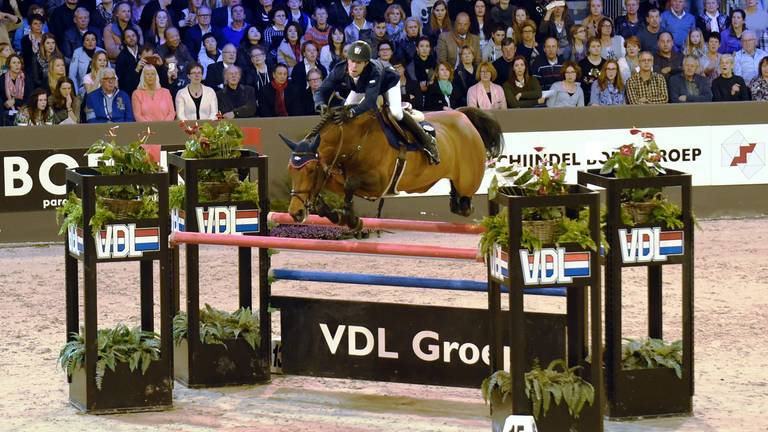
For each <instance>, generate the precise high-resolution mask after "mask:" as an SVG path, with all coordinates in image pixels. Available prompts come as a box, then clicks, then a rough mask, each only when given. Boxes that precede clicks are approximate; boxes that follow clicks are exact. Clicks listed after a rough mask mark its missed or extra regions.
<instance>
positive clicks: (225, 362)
mask: <svg viewBox="0 0 768 432" xmlns="http://www.w3.org/2000/svg"><path fill="white" fill-rule="evenodd" d="M199 317H200V319H199V322H200V327H199V328H200V331H199V334H200V345H198V350H197V351H196V353H195V354H196V359H195V367H196V368H198V369H197V374H196V375H197V376H196V380H195V382H194V383H191V382H190V373H189V345H188V343H187V337H188V335H187V330H188V327H187V322H188V321H187V314H186V313H185V312H183V311H182V312H179V313H178V314H177V315H176V316H175V317H174V318H173V341H174V372H175V375H176V379H178V380H179V381H181V382H182V383H184V384H185V385H187V386H189V387H207V386H223V385H238V384H253V383H256V382H259V381H263V380H264V372H263V368H262V367H261V366H260V363H259V361H260V359H259V347H260V345H261V333H260V325H259V314H258V313H253V312H252V311H251V309H250V308H239V309H238V310H236V311H235V312H233V313H229V312H225V311H222V310H219V309H215V308H213V307H211V306H210V305H209V304H205V307H204V308H202V309H200V315H199Z"/></svg>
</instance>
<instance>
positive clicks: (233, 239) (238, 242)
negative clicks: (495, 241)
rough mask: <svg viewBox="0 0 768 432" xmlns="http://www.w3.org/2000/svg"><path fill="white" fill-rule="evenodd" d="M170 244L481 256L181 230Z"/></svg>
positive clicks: (385, 245)
mask: <svg viewBox="0 0 768 432" xmlns="http://www.w3.org/2000/svg"><path fill="white" fill-rule="evenodd" d="M170 243H171V245H175V244H179V243H188V244H208V245H224V246H239V247H257V248H272V249H294V250H305V251H322V252H343V253H362V254H374V255H395V256H410V257H421V258H451V259H459V260H468V261H479V262H483V257H482V256H481V255H478V253H477V249H474V248H452V247H442V246H425V245H401V244H396V243H373V242H370V243H366V242H357V241H337V240H310V239H295V238H282V237H255V236H242V235H231V234H205V233H196V232H184V231H175V232H173V233H172V234H171V235H170Z"/></svg>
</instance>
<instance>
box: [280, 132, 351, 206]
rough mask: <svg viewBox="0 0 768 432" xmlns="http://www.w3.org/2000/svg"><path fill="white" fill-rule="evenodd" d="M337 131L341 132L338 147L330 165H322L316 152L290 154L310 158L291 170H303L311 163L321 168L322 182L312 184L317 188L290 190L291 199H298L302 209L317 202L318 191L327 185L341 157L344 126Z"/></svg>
mask: <svg viewBox="0 0 768 432" xmlns="http://www.w3.org/2000/svg"><path fill="white" fill-rule="evenodd" d="M339 129H340V130H341V136H340V138H339V145H338V146H337V148H336V155H335V156H334V157H333V161H332V162H331V164H330V165H324V164H323V163H322V160H320V155H319V154H318V153H317V152H295V153H293V154H292V156H299V157H303V156H308V157H311V158H312V159H311V160H309V161H308V162H306V163H304V164H302V165H301V166H299V167H293V168H295V169H303V168H304V167H306V166H307V165H309V164H311V163H317V164H320V166H321V168H322V171H321V172H322V174H324V177H323V179H322V181H320V182H313V184H315V185H317V187H313V188H310V189H307V190H295V189H293V188H291V197H293V198H296V199H298V200H299V201H300V202H301V204H302V205H303V206H304V207H308V206H311V204H314V202H315V201H316V200H317V197H319V196H320V191H322V190H323V188H324V187H325V184H326V183H328V179H330V178H331V176H333V173H334V169H333V167H335V166H336V162H337V161H338V160H339V156H340V155H341V149H342V147H343V144H344V126H343V125H342V126H339ZM305 139H306V138H305ZM300 194H307V199H306V200H304V199H303V198H302V197H301V196H300Z"/></svg>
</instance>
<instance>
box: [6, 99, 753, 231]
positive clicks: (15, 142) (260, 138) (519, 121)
mask: <svg viewBox="0 0 768 432" xmlns="http://www.w3.org/2000/svg"><path fill="white" fill-rule="evenodd" d="M765 112H768V103H762V102H761V103H758V102H748V103H746V102H745V103H736V102H734V103H708V104H669V105H661V106H624V107H590V108H575V109H569V108H559V109H519V110H506V111H498V112H494V115H495V116H496V117H497V119H498V120H499V121H500V123H501V125H502V129H503V131H504V132H505V134H507V137H516V136H517V135H514V134H521V133H526V132H557V131H563V132H567V131H604V130H609V129H629V128H631V127H639V128H647V129H651V130H653V129H654V128H667V127H669V128H678V127H692V126H699V127H710V126H711V127H716V126H724V127H725V126H727V127H729V128H731V129H732V130H733V131H734V134H735V133H739V134H741V135H740V136H741V139H742V140H745V142H746V143H747V144H750V143H755V144H756V145H757V146H756V147H755V148H754V149H755V150H754V152H755V155H754V156H755V162H754V163H755V165H754V166H751V167H750V169H751V170H752V171H754V170H758V171H759V172H758V173H757V174H755V175H754V177H751V179H756V178H758V177H760V176H764V175H765V171H766V169H767V168H765V166H764V165H765V163H766V162H768V158H766V157H765V156H766V155H765V142H764V141H763V140H764V137H765V136H766V135H768V134H762V135H761V136H756V134H755V133H754V132H752V131H750V130H751V129H753V128H757V130H761V129H760V128H763V127H768V125H767V124H766V120H765ZM316 121H317V117H291V118H287V119H286V118H283V119H274V118H269V119H247V120H237V121H236V123H237V124H238V125H239V126H241V127H244V128H248V132H249V133H248V135H249V138H250V141H251V142H254V143H258V144H257V145H255V148H256V150H258V151H261V152H264V153H266V154H267V155H268V156H270V158H269V164H270V167H269V172H270V190H271V191H272V193H273V197H275V198H278V197H280V195H281V194H283V195H285V194H287V190H286V181H287V179H286V174H285V166H286V161H287V160H288V155H289V150H288V148H287V147H286V146H285V145H284V144H283V142H282V141H281V140H280V138H279V137H278V136H277V134H278V133H283V134H284V135H287V136H288V137H289V138H293V139H298V138H300V137H301V136H302V135H303V133H304V132H305V131H307V130H308V129H309V128H311V127H312V126H314V124H315V123H316ZM148 126H149V127H151V129H152V131H153V133H154V135H152V137H151V139H150V141H151V142H152V143H153V144H162V145H163V146H164V150H173V149H178V148H179V146H181V145H183V143H184V140H185V139H186V137H185V135H184V134H183V132H182V131H181V129H180V128H179V127H178V125H177V123H176V122H155V123H125V124H121V125H120V129H119V132H118V133H119V136H118V140H119V141H123V142H128V141H131V140H133V139H135V137H136V135H137V134H138V133H139V132H141V131H145V130H146V128H147V127H148ZM731 129H728V130H729V131H730V130H731ZM105 132H106V126H105V125H103V124H102V125H91V124H86V125H71V126H67V125H61V126H40V127H7V128H2V134H1V135H0V160H2V168H3V175H2V176H0V192H2V193H1V194H0V243H22V242H49V241H62V239H61V237H59V236H57V235H56V232H57V227H56V224H55V221H54V216H53V214H54V213H53V209H54V208H55V207H56V206H58V205H60V203H61V200H62V199H63V198H64V189H65V186H64V167H65V166H77V165H86V164H87V163H88V160H87V158H85V157H84V156H83V153H84V152H85V149H86V148H87V147H88V146H89V145H90V144H91V143H93V142H94V141H95V140H96V139H98V138H100V137H103V135H104V133H105ZM510 134H512V135H510ZM678 135H679V134H678ZM678 135H675V136H678ZM546 136H547V135H546V134H542V137H546ZM579 136H581V135H579ZM589 136H594V139H595V140H599V139H600V136H601V134H600V133H598V132H595V133H594V134H591V135H589ZM681 139H689V140H690V141H686V142H683V143H680V144H681V146H682V147H685V148H686V149H692V150H691V151H692V152H693V151H696V150H695V149H696V146H697V145H698V141H699V140H700V139H701V138H700V137H698V136H694V135H691V137H690V138H686V136H685V135H684V134H683V135H682V138H681ZM726 141H727V138H726ZM623 143H624V142H616V143H611V144H612V145H613V144H615V145H616V146H618V145H621V144H623ZM508 144H509V145H511V146H513V147H512V148H514V146H515V145H516V142H511V143H508ZM529 144H530V143H528V144H526V146H528V145H529ZM660 144H662V145H663V144H664V143H662V142H660ZM726 144H728V143H726V142H725V141H724V142H723V143H722V148H719V147H718V146H719V145H720V143H713V144H712V145H713V146H714V147H711V149H710V152H711V153H712V154H709V155H706V156H707V158H708V160H711V161H715V163H717V161H719V160H720V158H723V159H725V157H726V156H728V154H727V151H726V149H725V145H726ZM736 144H738V143H736ZM540 145H541V146H542V147H545V149H544V151H547V149H546V145H547V142H542V143H540ZM573 146H574V149H576V150H578V149H580V148H583V147H584V146H589V143H583V142H582V141H581V138H579V142H574V143H573ZM557 148H558V149H560V148H561V147H559V146H558V147H557ZM558 151H560V150H558ZM521 152H528V148H527V147H526V148H525V149H522V150H521ZM571 153H573V152H572V151H567V152H565V153H562V154H561V156H562V157H563V158H565V159H567V158H568V157H569V155H570V154H571ZM692 154H693V153H689V156H690V157H693V156H691V155H692ZM737 156H738V155H737ZM680 157H685V155H683V154H682V152H681V156H680ZM702 157H704V156H702ZM760 158H763V159H762V162H760ZM694 162H695V161H694ZM726 162H728V161H725V160H724V161H723V162H722V163H723V164H725V163H726ZM578 168H579V169H583V168H584V167H583V166H582V167H578ZM703 169H707V168H706V167H703ZM742 171H743V170H742ZM742 171H739V170H738V169H736V170H734V176H741V175H742ZM752 171H749V172H748V173H749V174H751V173H752ZM694 174H695V173H694ZM743 175H745V176H746V174H743ZM747 180H748V181H752V180H750V179H747ZM747 180H745V181H747ZM742 183H744V182H742ZM695 189H696V193H695V194H694V196H695V197H696V199H695V201H694V211H695V212H696V214H697V216H699V217H701V218H708V217H749V216H759V215H765V214H768V200H765V199H762V197H763V196H765V195H766V192H768V186H767V185H766V182H763V183H754V184H740V185H729V186H699V187H696V188H695ZM702 192H704V193H702ZM357 206H358V211H359V213H361V214H369V215H372V214H375V204H370V203H367V202H364V201H360V202H358V204H357ZM483 207H484V206H478V207H477V209H476V213H475V217H477V218H480V217H482V216H483V215H484V214H485V209H484V208H483ZM383 215H384V216H385V217H390V218H401V219H419V220H424V219H429V220H442V221H448V222H465V223H466V222H467V220H466V219H464V218H460V217H458V216H455V215H452V214H450V212H449V211H448V204H447V200H446V199H445V198H444V197H438V196H418V197H404V198H398V199H389V200H387V202H386V204H385V206H384V213H383Z"/></svg>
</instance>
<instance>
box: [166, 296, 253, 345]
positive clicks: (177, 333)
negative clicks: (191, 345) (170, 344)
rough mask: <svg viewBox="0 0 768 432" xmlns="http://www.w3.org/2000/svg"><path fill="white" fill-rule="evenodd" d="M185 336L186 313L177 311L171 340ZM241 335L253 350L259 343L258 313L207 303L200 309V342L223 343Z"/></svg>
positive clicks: (177, 340)
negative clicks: (218, 306) (216, 306)
mask: <svg viewBox="0 0 768 432" xmlns="http://www.w3.org/2000/svg"><path fill="white" fill-rule="evenodd" d="M186 337H187V314H186V312H179V313H178V314H177V315H176V316H175V317H174V318H173V341H174V343H176V344H178V343H180V342H181V340H182V339H184V338H186ZM238 337H242V338H243V339H245V341H246V342H248V345H250V346H251V348H253V349H254V350H255V349H256V346H257V345H259V344H260V343H261V334H260V333H259V315H258V313H256V314H254V313H252V312H251V309H250V308H240V309H238V310H236V311H235V312H233V313H228V312H224V311H221V310H218V309H214V308H213V307H211V305H209V304H207V303H206V304H205V308H203V309H200V342H202V343H204V344H209V345H223V346H226V345H225V344H224V341H225V340H231V339H237V338H238Z"/></svg>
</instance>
